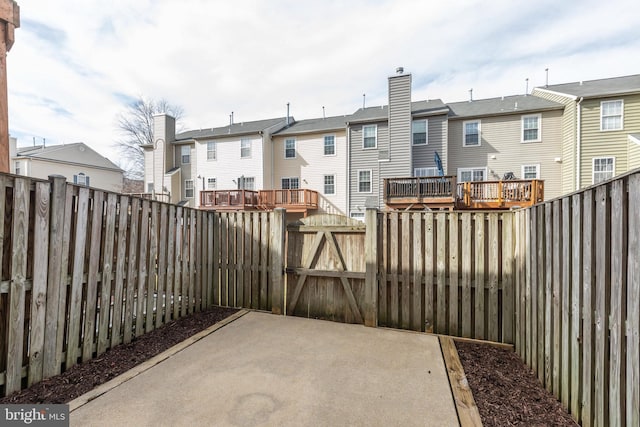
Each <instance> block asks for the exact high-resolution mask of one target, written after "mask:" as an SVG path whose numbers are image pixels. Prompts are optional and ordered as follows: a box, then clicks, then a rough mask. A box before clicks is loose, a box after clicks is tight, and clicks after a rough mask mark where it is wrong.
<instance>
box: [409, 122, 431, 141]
mask: <svg viewBox="0 0 640 427" xmlns="http://www.w3.org/2000/svg"><path fill="white" fill-rule="evenodd" d="M416 122H424V144H416V143H415V141H414V140H413V124H414V123H416ZM411 145H415V146H418V147H420V146H422V145H425V146H426V145H429V120H427V119H420V120H413V121H412V122H411Z"/></svg>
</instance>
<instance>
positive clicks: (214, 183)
mask: <svg viewBox="0 0 640 427" xmlns="http://www.w3.org/2000/svg"><path fill="white" fill-rule="evenodd" d="M217 187H218V180H217V179H216V178H207V190H215V189H216V188H217Z"/></svg>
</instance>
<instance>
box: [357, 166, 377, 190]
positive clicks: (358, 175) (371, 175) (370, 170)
mask: <svg viewBox="0 0 640 427" xmlns="http://www.w3.org/2000/svg"><path fill="white" fill-rule="evenodd" d="M360 172H369V191H360ZM356 173H357V178H358V179H357V185H358V188H357V191H356V193H360V194H371V193H373V170H372V169H358V170H357V171H356Z"/></svg>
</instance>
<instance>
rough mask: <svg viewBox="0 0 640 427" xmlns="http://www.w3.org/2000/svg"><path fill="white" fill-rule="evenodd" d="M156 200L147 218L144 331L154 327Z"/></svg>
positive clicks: (156, 234) (152, 203) (156, 278)
mask: <svg viewBox="0 0 640 427" xmlns="http://www.w3.org/2000/svg"><path fill="white" fill-rule="evenodd" d="M158 208H159V206H158V202H155V201H154V202H151V219H150V220H149V240H148V242H149V253H148V255H149V256H148V258H147V284H146V287H147V289H146V295H147V298H146V303H147V304H146V310H145V313H146V316H145V319H144V320H145V332H151V331H152V330H153V328H154V327H155V321H154V317H153V316H154V306H155V305H156V304H155V302H156V297H157V292H156V286H157V283H158V275H157V270H156V262H157V257H158Z"/></svg>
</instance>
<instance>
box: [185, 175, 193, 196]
mask: <svg viewBox="0 0 640 427" xmlns="http://www.w3.org/2000/svg"><path fill="white" fill-rule="evenodd" d="M187 182H191V191H192V195H191V197H189V196H187ZM195 195H196V186H195V182H193V180H192V179H185V180H184V198H185V199H193V198H194V197H195Z"/></svg>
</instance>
